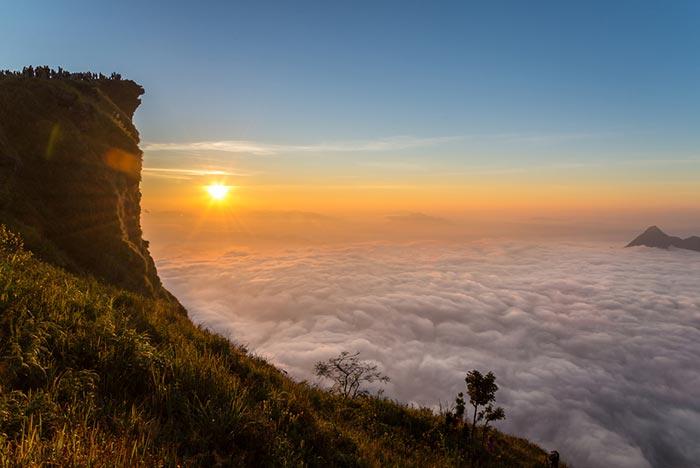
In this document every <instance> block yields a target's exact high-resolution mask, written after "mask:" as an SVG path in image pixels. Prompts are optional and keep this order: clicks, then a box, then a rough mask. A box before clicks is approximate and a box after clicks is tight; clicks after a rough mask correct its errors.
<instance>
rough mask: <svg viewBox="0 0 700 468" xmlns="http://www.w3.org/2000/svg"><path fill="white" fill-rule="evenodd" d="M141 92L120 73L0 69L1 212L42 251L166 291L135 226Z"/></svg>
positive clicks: (122, 282)
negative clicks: (0, 72) (135, 119)
mask: <svg viewBox="0 0 700 468" xmlns="http://www.w3.org/2000/svg"><path fill="white" fill-rule="evenodd" d="M142 94H143V88H142V87H141V86H139V85H138V84H136V83H135V82H133V81H129V80H121V79H116V80H115V79H108V78H98V79H86V78H70V77H68V78H66V77H63V78H60V79H59V78H55V79H49V78H46V77H42V78H39V77H22V76H4V77H2V79H0V219H1V220H2V221H3V222H4V223H6V224H8V225H10V226H11V227H13V228H14V229H16V230H17V231H19V232H20V233H21V234H22V235H23V237H24V238H25V242H26V244H27V247H28V248H30V249H31V250H33V251H34V252H35V254H36V255H38V256H39V257H42V258H43V259H44V260H47V261H50V262H52V263H54V264H57V265H59V266H62V267H64V268H67V269H69V270H71V271H74V272H78V273H82V274H85V273H87V274H91V275H94V276H95V277H96V278H98V279H101V280H104V281H106V282H108V283H110V284H113V285H115V286H119V287H123V288H125V289H128V290H132V291H135V292H139V293H142V294H145V295H148V296H155V297H158V296H163V297H167V298H169V299H171V300H172V297H171V296H170V295H169V294H168V293H167V291H165V290H164V289H163V287H162V285H161V282H160V279H159V278H158V275H157V273H156V268H155V265H154V263H153V259H152V258H151V256H150V254H149V252H148V242H147V241H144V240H143V239H142V232H141V226H140V211H141V209H140V199H141V193H140V191H139V183H140V179H141V160H142V153H141V150H140V149H139V146H138V144H139V134H138V131H137V130H136V128H135V127H134V125H133V123H132V121H131V119H132V116H133V114H134V111H135V110H136V108H137V107H138V105H139V104H140V102H141V100H140V99H139V96H141V95H142Z"/></svg>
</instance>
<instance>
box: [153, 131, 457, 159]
mask: <svg viewBox="0 0 700 468" xmlns="http://www.w3.org/2000/svg"><path fill="white" fill-rule="evenodd" d="M460 139H462V137H459V136H448V137H427V138H419V137H414V136H394V137H387V138H378V139H374V140H354V141H338V142H321V143H312V144H305V145H299V144H275V143H266V142H260V141H253V140H220V141H196V142H184V143H146V144H145V145H144V146H143V149H144V151H223V152H227V153H247V154H254V155H274V154H280V153H295V152H296V153H326V152H327V153H337V152H370V151H397V150H403V149H409V148H418V147H425V146H435V145H439V144H444V143H448V142H451V141H455V140H460Z"/></svg>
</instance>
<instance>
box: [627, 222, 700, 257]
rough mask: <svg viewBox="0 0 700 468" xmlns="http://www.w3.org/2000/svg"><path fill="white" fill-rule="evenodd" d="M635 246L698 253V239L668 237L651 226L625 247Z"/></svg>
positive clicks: (699, 243) (699, 240)
mask: <svg viewBox="0 0 700 468" xmlns="http://www.w3.org/2000/svg"><path fill="white" fill-rule="evenodd" d="M637 245H644V246H646V247H657V248H660V249H668V248H669V247H676V248H678V249H686V250H696V251H698V252H700V237H698V236H692V237H688V238H686V239H681V238H680V237H676V236H669V235H668V234H666V233H665V232H663V231H662V230H661V229H659V228H658V227H657V226H651V227H648V228H647V229H646V231H644V232H643V233H641V234H640V235H639V236H637V237H636V238H635V239H634V240H633V241H632V242H630V243H629V244H627V247H634V246H637Z"/></svg>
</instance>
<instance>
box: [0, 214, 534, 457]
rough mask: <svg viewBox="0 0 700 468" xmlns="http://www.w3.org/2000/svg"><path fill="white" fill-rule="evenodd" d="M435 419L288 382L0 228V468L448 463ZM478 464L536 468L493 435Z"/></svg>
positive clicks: (447, 436) (521, 450)
mask: <svg viewBox="0 0 700 468" xmlns="http://www.w3.org/2000/svg"><path fill="white" fill-rule="evenodd" d="M449 427H450V426H449V425H448V424H446V422H445V418H444V417H443V416H441V415H436V414H434V413H432V412H431V411H429V410H427V409H417V408H411V407H407V406H404V405H401V404H398V403H396V402H393V401H390V400H387V399H384V398H379V397H371V396H360V397H357V398H343V397H341V396H339V395H335V394H331V393H329V392H327V391H324V390H321V389H318V388H315V387H314V386H311V385H308V384H307V383H297V382H294V381H292V380H291V379H289V378H287V377H286V376H285V375H284V374H283V373H282V372H280V371H279V370H277V369H276V368H274V367H273V366H271V365H269V364H268V363H266V362H265V361H263V360H261V359H259V358H257V357H255V356H252V355H250V354H249V353H247V352H246V350H245V349H242V348H241V347H239V346H235V345H233V344H232V343H231V342H229V341H228V340H226V339H225V338H223V337H221V336H218V335H216V334H214V333H211V332H209V331H207V330H204V329H202V328H199V327H196V326H194V325H193V324H192V323H191V322H190V321H189V320H188V319H187V317H185V316H184V315H182V314H181V313H179V309H178V308H177V307H176V306H175V305H173V304H172V303H170V302H168V301H166V300H162V299H154V298H149V297H145V296H142V295H139V294H136V293H133V292H128V291H125V290H121V289H116V288H113V287H111V286H108V285H105V284H101V283H99V282H97V281H96V280H94V279H92V278H88V277H76V276H74V275H72V274H71V273H68V272H66V271H64V270H62V269H59V268H56V267H54V266H51V265H48V264H46V263H44V262H42V261H39V260H37V259H35V258H33V257H32V255H31V254H30V253H28V252H27V251H25V250H24V249H23V248H22V247H21V242H20V241H19V238H18V237H17V236H16V235H14V234H12V233H10V232H9V231H7V230H6V229H5V228H4V227H0V465H2V466H14V465H18V464H19V465H32V464H41V463H50V464H55V465H56V466H68V465H92V466H113V465H121V466H138V465H168V466H174V465H182V466H190V465H191V466H204V465H206V466H210V465H219V466H229V465H257V466H286V465H295V466H300V465H308V466H321V465H324V466H329V465H332V466H379V465H381V466H387V465H389V466H390V465H394V466H458V465H467V464H468V463H467V459H466V451H465V450H464V447H463V445H464V443H465V441H464V440H463V438H462V437H461V436H460V434H459V433H453V432H451V431H450V429H449ZM493 433H494V434H495V444H494V447H493V449H492V453H491V454H489V455H488V457H485V456H484V457H482V459H483V460H484V461H483V462H482V464H481V465H480V466H533V467H535V466H537V467H539V466H543V463H544V460H545V459H546V454H545V453H544V452H543V451H542V450H541V449H539V448H538V447H536V446H535V445H533V444H530V443H528V442H527V441H524V440H522V439H516V438H513V437H510V436H507V435H503V434H500V433H497V432H495V431H494V432H493Z"/></svg>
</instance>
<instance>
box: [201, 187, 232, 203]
mask: <svg viewBox="0 0 700 468" xmlns="http://www.w3.org/2000/svg"><path fill="white" fill-rule="evenodd" d="M205 188H206V190H207V193H208V194H209V196H210V197H211V198H212V199H213V200H217V201H219V200H223V199H225V198H226V196H227V195H228V192H229V191H230V190H231V187H229V186H227V185H223V184H211V185H207V186H206V187H205Z"/></svg>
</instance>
